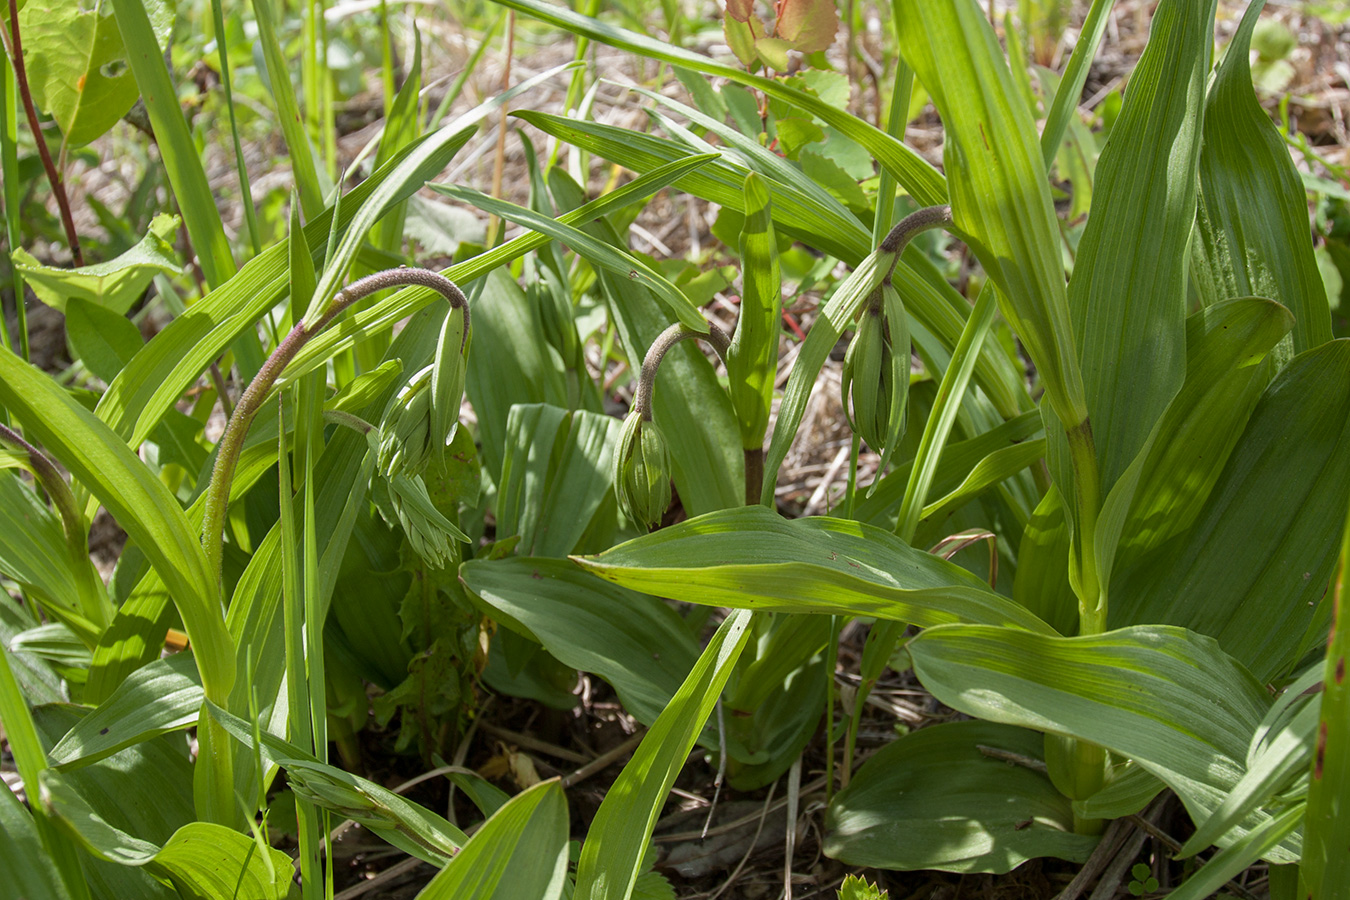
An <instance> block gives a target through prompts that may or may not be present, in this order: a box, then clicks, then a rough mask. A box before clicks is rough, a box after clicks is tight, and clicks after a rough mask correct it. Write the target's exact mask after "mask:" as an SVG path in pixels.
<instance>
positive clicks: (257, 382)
mask: <svg viewBox="0 0 1350 900" xmlns="http://www.w3.org/2000/svg"><path fill="white" fill-rule="evenodd" d="M406 285H420V286H421V287H428V288H431V289H432V290H434V291H436V292H438V293H439V294H440V295H441V296H443V297H444V298H445V299H446V301H447V302H448V303H449V304H450V306H451V308H452V309H462V310H464V338H463V340H461V342H460V350H461V351H463V348H464V342H465V341H467V340H468V337H469V301H468V298H466V297H465V296H464V292H463V291H461V290H460V289H459V288H458V287H457V286H456V285H455V283H454V282H453V281H451V280H450V279H448V278H446V277H445V276H444V275H441V274H439V273H437V272H433V271H431V270H430V269H411V268H398V269H386V270H385V271H383V272H376V273H375V274H373V275H367V276H366V277H365V278H362V279H359V280H357V281H354V282H352V283H351V284H349V285H347V287H345V288H343V289H342V290H340V291H338V293H337V296H335V297H334V298H333V300H332V302H331V303H329V304H328V308H327V309H326V310H324V313H323V315H321V316H319V318H318V319H317V320H316V321H315V322H314V324H313V325H311V326H310V327H308V328H306V327H305V324H304V323H303V322H301V323H300V324H298V325H296V326H295V327H294V328H292V329H291V332H290V334H288V335H286V337H285V339H284V340H282V342H281V343H280V345H278V346H277V349H276V350H274V351H273V352H272V355H271V356H269V357H268V358H267V362H265V363H264V364H263V366H262V368H261V369H259V370H258V374H257V375H255V376H254V378H253V381H252V382H251V383H250V384H249V386H248V389H247V390H245V391H244V394H243V396H242V397H240V398H239V402H238V403H237V404H236V405H235V408H234V415H232V416H230V421H229V422H228V423H227V424H226V425H225V433H224V434H222V435H221V436H220V443H219V444H217V445H216V462H215V467H214V469H213V470H212V472H211V483H210V485H209V486H208V487H207V490H206V505H205V508H204V510H203V516H202V549H204V550H205V551H206V561H207V567H208V571H209V572H212V573H214V575H215V579H216V583H217V584H219V583H220V562H221V555H222V547H221V545H222V542H223V540H224V536H225V513H226V510H227V508H228V505H229V499H230V484H231V482H233V481H234V470H235V466H236V465H237V464H238V462H239V454H240V452H241V451H242V450H243V448H244V437H245V436H246V435H247V434H248V429H249V426H250V425H251V424H252V423H253V418H254V416H256V415H257V414H258V410H259V409H261V408H262V405H263V401H264V400H266V399H267V394H268V391H270V390H271V389H272V385H273V384H274V383H275V382H276V380H277V378H279V377H280V376H281V373H282V372H283V371H284V370H285V369H286V366H287V365H289V364H290V362H291V360H293V359H294V358H295V356H296V354H297V353H299V352H300V351H301V350H302V349H303V348H304V346H305V344H307V343H309V341H310V339H311V338H313V337H314V336H315V335H316V334H318V333H319V332H321V331H323V330H324V328H326V327H328V325H329V324H330V323H331V322H332V321H333V320H334V319H336V318H337V317H338V316H339V315H340V314H341V313H342V312H343V310H345V309H347V307H349V306H351V305H352V304H353V303H356V302H358V301H360V300H363V299H365V298H366V297H369V296H370V295H371V294H373V293H375V292H376V291H383V290H387V289H389V288H394V287H403V286H406Z"/></svg>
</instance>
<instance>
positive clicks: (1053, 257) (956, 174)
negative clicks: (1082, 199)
mask: <svg viewBox="0 0 1350 900" xmlns="http://www.w3.org/2000/svg"><path fill="white" fill-rule="evenodd" d="M895 21H896V24H897V27H898V30H899V34H900V50H901V53H902V54H903V55H904V57H905V60H906V61H907V62H908V63H909V64H910V66H912V67H913V69H914V71H915V73H916V74H917V75H918V77H919V80H920V81H922V82H923V84H924V87H926V88H927V89H928V92H929V93H930V94H931V95H932V97H933V102H934V103H935V104H936V105H937V108H938V112H939V113H940V114H941V115H942V121H943V124H944V125H945V127H946V143H945V145H944V151H943V160H944V163H945V169H946V171H947V173H948V174H949V176H950V178H949V187H950V190H951V198H952V199H951V205H952V217H953V223H954V225H955V227H956V228H957V229H959V230H960V232H961V233H962V234H963V236H964V237H965V239H966V240H967V241H969V242H970V245H971V248H972V249H973V250H974V251H975V254H976V256H977V257H978V258H979V260H980V262H981V264H983V266H984V269H985V271H986V272H988V273H989V277H990V278H992V279H993V280H994V282H995V283H996V284H997V285H998V287H999V308H1000V309H1001V310H1002V312H1003V315H1004V318H1006V319H1008V321H1009V322H1010V323H1011V324H1012V326H1013V328H1014V330H1015V331H1016V332H1017V336H1018V338H1019V339H1020V340H1021V341H1022V343H1023V345H1024V346H1025V347H1026V349H1027V353H1028V355H1030V357H1031V359H1032V361H1033V362H1034V363H1035V364H1036V369H1037V371H1038V372H1039V373H1040V377H1041V378H1042V379H1043V381H1044V384H1045V389H1046V395H1047V397H1048V399H1049V400H1050V403H1051V405H1052V406H1053V407H1054V409H1055V412H1056V413H1057V414H1058V415H1059V418H1060V420H1061V421H1062V422H1063V423H1064V425H1065V427H1071V426H1074V425H1077V424H1078V423H1079V422H1081V421H1082V420H1083V418H1084V417H1085V415H1086V406H1085V401H1084V398H1083V387H1082V383H1081V376H1080V374H1079V369H1078V359H1077V357H1076V355H1075V351H1074V335H1073V331H1072V328H1071V325H1070V319H1069V304H1068V300H1067V296H1066V292H1065V288H1064V266H1063V262H1062V259H1061V255H1060V247H1059V241H1060V237H1059V224H1058V222H1057V221H1056V219H1055V212H1054V207H1053V205H1052V204H1051V200H1050V189H1049V186H1048V182H1047V178H1046V169H1045V163H1044V161H1043V160H1042V156H1041V148H1040V146H1039V144H1038V142H1037V135H1036V128H1035V123H1034V122H1032V119H1031V113H1030V111H1028V109H1027V105H1026V103H1025V102H1024V100H1023V99H1022V97H1021V96H1020V94H1019V93H1018V91H1017V88H1016V85H1015V84H1014V83H1013V79H1012V75H1011V73H1010V72H1009V70H1008V65H1007V62H1006V61H1005V60H1004V58H1003V53H1002V50H1001V49H1000V48H999V44H998V39H997V38H996V37H995V35H994V32H993V30H992V29H991V28H990V26H989V22H988V20H987V19H986V18H985V16H984V13H983V11H982V10H981V9H980V8H979V7H978V6H977V5H976V4H975V3H974V2H973V0H959V2H955V3H925V2H920V0H897V3H896V6H895Z"/></svg>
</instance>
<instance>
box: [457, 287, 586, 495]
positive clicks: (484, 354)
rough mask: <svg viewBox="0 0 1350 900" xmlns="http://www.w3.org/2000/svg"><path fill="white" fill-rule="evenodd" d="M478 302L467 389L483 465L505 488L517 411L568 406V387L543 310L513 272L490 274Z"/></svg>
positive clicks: (476, 304) (475, 311)
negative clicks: (547, 333) (504, 473)
mask: <svg viewBox="0 0 1350 900" xmlns="http://www.w3.org/2000/svg"><path fill="white" fill-rule="evenodd" d="M475 300H476V301H477V302H476V303H474V306H473V309H474V315H473V332H474V333H473V349H472V350H471V352H470V353H469V360H468V379H467V381H466V382H465V388H466V393H467V395H468V398H469V402H470V403H472V404H473V409H474V412H475V413H476V414H477V416H478V437H479V441H480V442H481V444H482V448H483V449H482V453H483V465H484V467H485V468H486V469H487V472H488V475H489V477H491V479H492V481H493V482H494V483H496V484H501V482H502V470H503V468H504V467H505V458H506V454H507V448H508V442H509V441H510V431H509V429H510V417H511V410H512V409H514V408H515V407H516V406H517V405H518V404H542V405H546V406H549V407H554V408H557V407H565V406H566V405H567V383H566V380H565V378H564V376H563V372H562V370H561V369H560V367H559V366H558V365H557V364H556V363H555V361H554V357H553V355H552V354H550V353H549V352H548V343H547V341H546V339H545V337H544V330H543V324H542V323H541V321H540V318H539V310H538V308H537V307H535V306H533V305H531V304H530V301H529V297H528V296H527V295H526V294H525V291H524V290H522V289H521V287H520V285H519V284H517V283H516V280H515V279H514V278H512V277H511V274H510V273H509V272H508V271H506V270H505V269H497V270H494V271H491V272H489V273H488V274H487V275H486V276H485V277H484V279H483V283H482V289H481V291H480V292H478V293H476V294H475V295H473V298H472V299H471V301H470V302H471V303H473V302H474V301H475Z"/></svg>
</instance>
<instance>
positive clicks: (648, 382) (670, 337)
mask: <svg viewBox="0 0 1350 900" xmlns="http://www.w3.org/2000/svg"><path fill="white" fill-rule="evenodd" d="M690 338H698V339H699V340H703V341H707V342H708V343H709V344H711V345H712V348H713V349H714V350H716V351H717V355H718V356H720V357H721V358H722V363H723V364H724V365H725V364H726V361H727V351H728V350H730V349H731V338H729V337H727V333H726V332H725V331H723V330H722V329H721V328H718V327H717V326H716V325H714V324H713V323H712V322H709V323H708V332H707V333H706V334H704V333H703V332H701V331H695V330H694V329H692V328H690V327H689V326H688V325H685V324H683V323H682V322H676V323H675V324H674V325H671V326H670V327H669V328H667V329H666V330H665V331H663V332H661V333H660V334H658V335H657V336H656V340H654V341H652V345H651V346H650V347H648V348H647V356H646V357H645V358H644V359H643V360H642V374H641V376H640V377H639V378H638V388H637V396H636V397H635V398H634V400H633V409H634V410H636V411H637V412H639V413H641V414H642V420H643V421H644V422H650V421H651V420H652V391H653V390H654V389H655V387H656V372H657V370H658V369H660V368H661V360H663V359H665V357H666V353H667V352H668V351H669V350H670V348H671V347H674V346H675V345H676V344H678V343H679V342H680V341H687V340H689V339H690ZM762 464H763V463H762V460H761V465H762Z"/></svg>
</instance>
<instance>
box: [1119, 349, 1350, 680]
mask: <svg viewBox="0 0 1350 900" xmlns="http://www.w3.org/2000/svg"><path fill="white" fill-rule="evenodd" d="M1347 496H1350V341H1344V340H1339V341H1332V342H1330V343H1327V344H1323V345H1322V346H1320V347H1318V348H1316V349H1314V350H1309V351H1306V352H1304V353H1301V354H1299V355H1298V356H1296V357H1294V359H1293V360H1292V361H1291V362H1290V363H1289V364H1288V365H1287V366H1286V367H1285V368H1284V370H1283V371H1281V372H1280V374H1279V375H1278V376H1277V377H1276V378H1275V380H1274V381H1273V382H1272V383H1271V384H1270V386H1269V387H1268V388H1267V389H1266V392H1265V394H1264V395H1263V396H1262V397H1261V399H1260V401H1259V402H1258V403H1257V404H1256V408H1255V409H1254V410H1253V412H1252V414H1251V418H1250V419H1249V420H1248V422H1247V427H1246V430H1245V431H1244V432H1243V434H1242V436H1241V438H1239V440H1238V442H1237V445H1236V446H1235V447H1234V448H1233V451H1232V453H1231V454H1230V455H1229V457H1228V461H1227V464H1226V465H1225V466H1224V468H1223V471H1222V473H1221V474H1220V475H1219V478H1218V480H1217V481H1216V482H1215V484H1214V487H1213V488H1212V489H1211V490H1210V492H1209V497H1208V499H1207V500H1206V501H1205V504H1204V507H1203V508H1202V509H1201V510H1200V512H1199V514H1198V516H1196V519H1195V523H1194V524H1193V525H1192V526H1191V527H1190V529H1189V531H1188V532H1186V533H1185V534H1184V535H1181V536H1179V537H1178V538H1176V539H1173V540H1170V541H1169V542H1168V543H1167V544H1166V545H1165V547H1164V548H1163V549H1162V550H1161V551H1160V552H1159V554H1157V555H1155V556H1152V557H1148V558H1146V559H1145V560H1144V561H1143V562H1141V563H1140V564H1139V565H1136V566H1134V567H1133V568H1132V569H1131V570H1130V571H1128V572H1121V573H1119V574H1118V575H1117V576H1116V578H1114V579H1113V581H1112V587H1111V608H1110V622H1111V624H1112V625H1113V626H1119V625H1127V624H1133V623H1143V622H1159V623H1167V624H1172V625H1183V626H1185V627H1187V628H1191V629H1193V630H1195V631H1199V632H1201V633H1203V634H1209V635H1212V636H1213V637H1215V638H1217V639H1218V641H1219V643H1220V645H1222V646H1223V648H1224V650H1225V651H1226V652H1227V653H1229V654H1231V655H1232V656H1234V657H1235V658H1236V659H1238V660H1239V661H1241V662H1242V663H1243V664H1244V665H1246V666H1248V667H1249V668H1250V669H1251V670H1252V672H1253V673H1254V674H1255V675H1256V677H1257V678H1259V679H1261V680H1262V681H1266V680H1270V679H1272V678H1274V677H1276V676H1277V675H1279V674H1280V673H1283V672H1287V671H1288V670H1289V668H1290V667H1292V666H1293V664H1294V663H1295V662H1297V660H1298V658H1299V656H1300V655H1301V650H1300V647H1301V643H1302V640H1303V637H1304V634H1305V632H1307V631H1308V629H1309V628H1310V627H1313V626H1314V625H1316V623H1319V622H1320V623H1325V621H1326V615H1327V612H1328V611H1327V609H1326V608H1325V606H1323V605H1321V600H1322V597H1323V595H1324V594H1325V592H1326V589H1327V583H1328V580H1329V579H1330V578H1331V573H1332V567H1333V566H1334V564H1335V562H1336V552H1337V542H1336V536H1337V534H1338V533H1339V529H1340V527H1341V524H1342V518H1343V516H1344V512H1345V498H1346V497H1347ZM1321 627H1325V626H1321Z"/></svg>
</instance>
